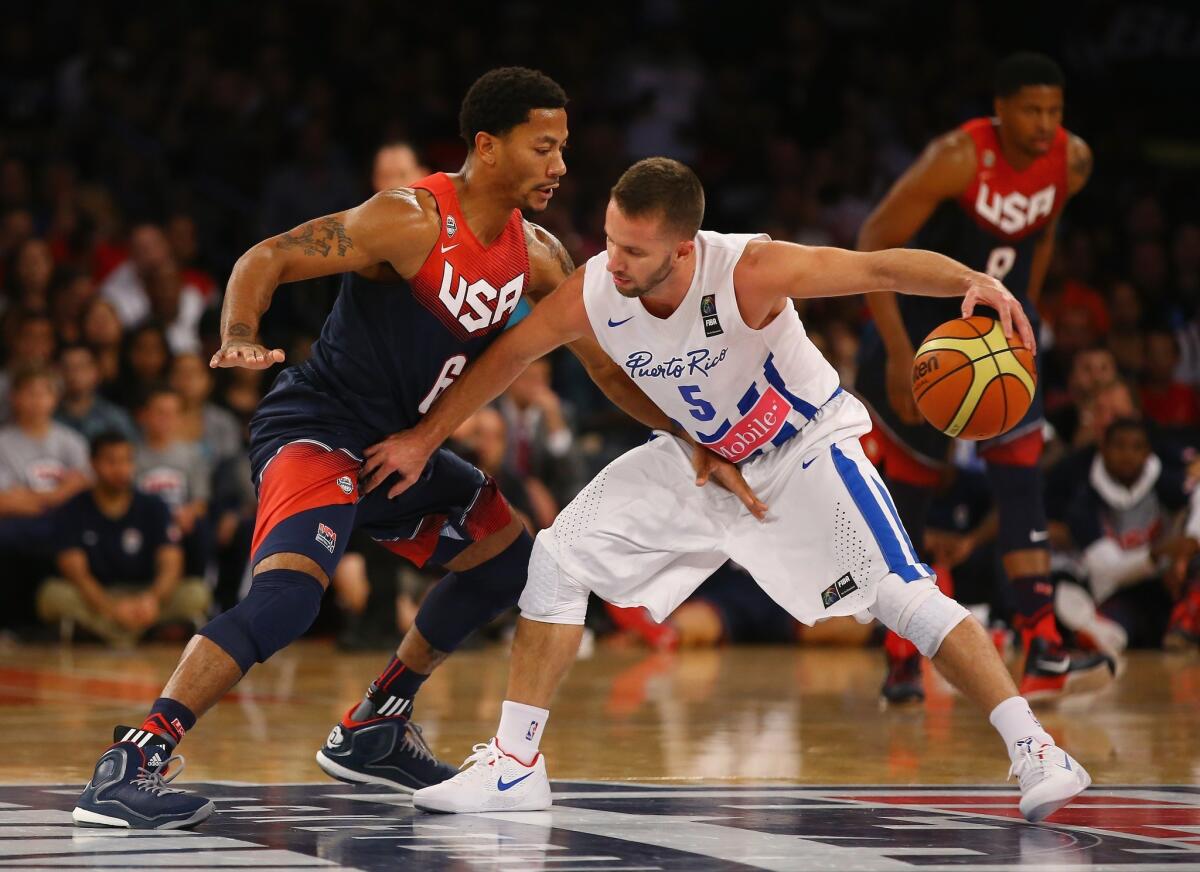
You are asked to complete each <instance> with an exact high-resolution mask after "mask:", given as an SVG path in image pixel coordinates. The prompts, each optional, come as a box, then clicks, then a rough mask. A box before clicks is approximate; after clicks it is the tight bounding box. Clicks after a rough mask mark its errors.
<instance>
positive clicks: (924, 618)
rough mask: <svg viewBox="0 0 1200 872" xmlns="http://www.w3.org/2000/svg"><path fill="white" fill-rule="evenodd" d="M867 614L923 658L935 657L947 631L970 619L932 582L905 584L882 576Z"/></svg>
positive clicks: (893, 577)
mask: <svg viewBox="0 0 1200 872" xmlns="http://www.w3.org/2000/svg"><path fill="white" fill-rule="evenodd" d="M870 612H871V614H872V615H874V616H875V617H876V618H878V619H879V621H880V622H881V623H883V625H884V626H886V627H887V628H888V629H890V630H894V631H895V632H896V633H898V634H899V635H901V636H903V637H904V638H905V639H908V640H909V641H910V642H912V643H913V644H914V645H916V646H917V650H918V651H920V652H921V653H922V654H924V655H925V656H926V657H933V656H934V655H935V654H937V652H938V649H939V648H940V647H941V646H942V641H943V640H944V639H945V638H946V636H948V635H949V634H950V631H951V630H953V629H954V628H955V627H956V626H958V625H959V624H960V623H961V622H962V620H963V619H964V618H967V617H969V616H970V612H968V611H967V610H966V609H965V608H963V607H962V606H961V605H960V604H959V603H958V602H956V601H955V600H952V599H950V597H948V596H946V595H945V594H944V593H942V592H941V591H940V590H938V589H937V586H936V585H935V584H934V583H933V579H931V578H919V579H917V580H916V581H911V582H907V583H906V582H904V581H902V580H901V579H900V577H899V576H897V575H888V576H885V577H884V579H883V580H882V581H881V582H880V583H879V586H878V588H877V590H876V597H875V603H874V605H872V606H871V608H870Z"/></svg>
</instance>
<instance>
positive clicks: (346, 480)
mask: <svg viewBox="0 0 1200 872" xmlns="http://www.w3.org/2000/svg"><path fill="white" fill-rule="evenodd" d="M337 486H338V487H340V488H341V489H342V493H344V494H352V493H354V480H353V479H351V478H350V476H348V475H343V476H342V477H341V478H339V479H338V480H337Z"/></svg>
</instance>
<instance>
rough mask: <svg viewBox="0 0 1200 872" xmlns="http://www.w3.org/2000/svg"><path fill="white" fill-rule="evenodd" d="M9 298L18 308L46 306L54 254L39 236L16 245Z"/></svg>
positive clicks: (38, 308)
mask: <svg viewBox="0 0 1200 872" xmlns="http://www.w3.org/2000/svg"><path fill="white" fill-rule="evenodd" d="M13 266H14V269H13V276H12V281H11V282H10V284H9V287H8V295H9V298H10V299H11V300H12V301H13V303H14V304H15V305H16V306H18V307H19V308H22V309H26V310H29V311H32V312H44V311H46V310H47V309H48V308H49V307H50V284H51V281H52V280H53V278H54V258H53V256H52V255H51V253H50V246H49V245H48V244H46V243H45V242H44V241H42V240H41V239H37V238H34V239H27V240H25V241H24V242H23V243H22V244H21V247H20V248H18V249H17V257H16V262H15V263H14V265H13Z"/></svg>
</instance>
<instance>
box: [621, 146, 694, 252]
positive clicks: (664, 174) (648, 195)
mask: <svg viewBox="0 0 1200 872" xmlns="http://www.w3.org/2000/svg"><path fill="white" fill-rule="evenodd" d="M611 193H612V198H613V200H615V201H616V203H617V206H618V207H619V208H620V210H621V211H622V212H623V213H624V214H626V215H628V216H629V217H631V218H637V217H640V216H642V215H652V214H655V213H658V214H659V215H661V216H662V217H663V219H664V220H665V221H666V223H667V224H668V225H669V226H670V227H671V228H672V229H674V230H678V231H679V232H680V233H681V234H683V236H685V237H687V238H688V239H691V238H692V237H693V236H695V235H696V233H697V232H698V231H699V230H700V225H701V224H702V223H704V186H703V185H701V184H700V179H698V178H697V177H696V174H695V173H694V172H692V169H691V167H689V166H687V165H686V164H682V163H680V162H679V161H677V160H672V159H671V158H669V157H648V158H645V159H644V160H640V161H638V162H637V163H635V164H634V165H633V166H631V167H630V168H629V169H627V170H625V172H624V173H622V174H621V178H619V179H617V183H616V184H615V185H613V187H612V192H611Z"/></svg>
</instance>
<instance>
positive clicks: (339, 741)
mask: <svg viewBox="0 0 1200 872" xmlns="http://www.w3.org/2000/svg"><path fill="white" fill-rule="evenodd" d="M393 702H396V703H400V702H403V703H404V704H402V705H399V706H398V708H399V709H400V710H401V711H403V710H405V709H407V708H408V704H409V703H408V701H407V700H404V701H400V700H398V698H395V697H389V698H387V699H386V700H384V701H382V703H381V705H380V707H379V709H376V708H375V707H374V706H373V705H370V704H367V705H368V706H369V707H368V708H366V709H365V710H363V711H360V710H359V709H360V708H362V704H360V705H358V706H355V707H354V708H352V709H350V711H348V712H346V716H345V717H343V718H342V719H341V721H340V722H338V724H337V725H336V726H334V728H333V729H332V730H331V731H330V733H329V737H328V738H326V739H325V745H324V746H323V747H322V748H321V750H320V751H318V752H317V765H318V766H320V767H321V769H323V770H324V771H325V774H326V775H329V776H330V777H332V778H336V779H337V780H338V781H345V782H346V783H347V784H382V785H385V786H387V787H391V788H393V789H394V790H400V791H403V792H404V793H412V792H413V791H414V790H420V789H421V788H422V787H429V786H430V785H433V784H441V783H442V782H443V781H445V780H446V779H448V778H452V777H453V776H454V775H455V774H456V773H457V772H458V770H457V769H455V768H454V767H453V766H449V765H447V764H445V763H443V762H442V761H441V760H439V759H438V758H437V757H435V756H434V755H433V751H431V750H430V749H429V745H427V744H426V743H425V738H424V737H423V736H422V735H421V728H420V727H419V726H418V725H417V724H414V723H413V722H412V721H411V720H409V718H408V717H406V716H404V715H397V714H393V715H391V716H388V715H382V716H381V715H380V714H379V712H380V711H386V710H387V707H388V706H389V705H392V704H393ZM356 714H357V715H358V716H359V717H360V718H362V720H356V719H355V715H356Z"/></svg>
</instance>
